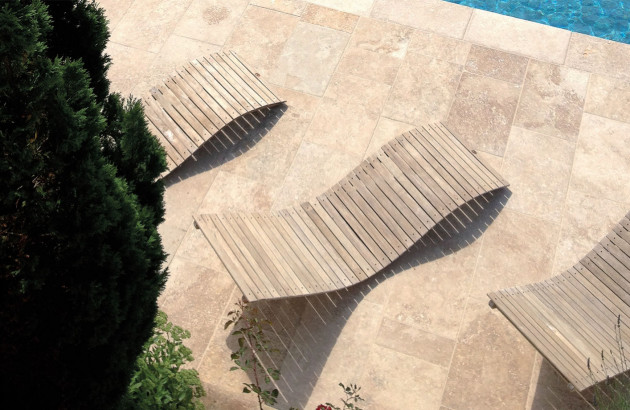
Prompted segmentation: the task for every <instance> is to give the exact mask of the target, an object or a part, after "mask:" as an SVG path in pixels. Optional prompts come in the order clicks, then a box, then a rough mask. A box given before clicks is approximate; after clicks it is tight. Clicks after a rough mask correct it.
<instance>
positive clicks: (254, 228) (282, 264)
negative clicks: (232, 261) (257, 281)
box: [239, 214, 307, 295]
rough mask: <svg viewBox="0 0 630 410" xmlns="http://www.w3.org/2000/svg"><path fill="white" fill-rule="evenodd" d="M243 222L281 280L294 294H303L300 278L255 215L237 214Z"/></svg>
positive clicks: (304, 290) (303, 289)
mask: <svg viewBox="0 0 630 410" xmlns="http://www.w3.org/2000/svg"><path fill="white" fill-rule="evenodd" d="M239 217H240V218H241V220H242V221H243V223H244V224H245V225H246V226H247V228H248V229H249V231H250V232H251V233H252V235H253V236H254V237H255V238H256V242H257V244H258V246H260V247H262V248H263V251H264V252H265V253H266V255H267V257H268V258H269V259H270V261H271V263H272V264H273V266H274V269H275V270H276V271H277V272H278V274H279V275H280V277H281V278H282V280H283V281H284V282H285V283H286V284H288V286H290V287H291V289H292V290H293V293H294V294H295V295H304V294H306V292H307V290H306V287H305V286H304V284H303V283H302V281H301V280H300V278H299V277H298V276H297V275H296V274H295V273H294V272H293V269H291V268H290V267H289V265H288V264H287V262H286V261H285V258H283V257H282V255H281V254H280V252H279V251H278V249H277V248H276V247H275V245H274V241H273V240H272V239H271V238H270V237H269V236H267V234H266V232H265V230H264V229H262V228H261V226H260V224H259V223H258V221H257V220H256V216H253V215H245V214H239Z"/></svg>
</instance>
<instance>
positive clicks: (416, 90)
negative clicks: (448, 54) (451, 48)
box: [383, 53, 462, 124]
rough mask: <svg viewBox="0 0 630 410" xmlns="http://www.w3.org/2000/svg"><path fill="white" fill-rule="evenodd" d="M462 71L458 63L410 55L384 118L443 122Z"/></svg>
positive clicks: (400, 74)
mask: <svg viewBox="0 0 630 410" xmlns="http://www.w3.org/2000/svg"><path fill="white" fill-rule="evenodd" d="M461 71H462V66H460V65H458V64H453V63H449V62H446V61H443V60H438V59H436V58H431V57H428V56H424V55H421V54H416V53H409V54H407V57H406V58H405V62H404V63H403V65H402V67H401V68H400V71H399V72H398V77H397V78H396V81H395V82H394V85H393V86H392V91H391V93H390V96H389V99H388V100H387V102H386V103H385V106H384V108H383V115H384V116H386V117H388V118H391V119H394V120H398V121H402V122H408V123H411V124H422V123H429V122H435V121H441V120H444V119H445V118H446V116H447V115H448V110H449V108H450V106H451V102H452V100H453V97H454V96H455V91H456V90H457V85H458V84H459V79H460V76H461Z"/></svg>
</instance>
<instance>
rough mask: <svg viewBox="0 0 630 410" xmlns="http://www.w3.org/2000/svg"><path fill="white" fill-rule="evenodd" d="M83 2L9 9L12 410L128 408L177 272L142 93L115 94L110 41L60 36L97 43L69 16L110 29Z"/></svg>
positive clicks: (4, 302)
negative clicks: (121, 404)
mask: <svg viewBox="0 0 630 410" xmlns="http://www.w3.org/2000/svg"><path fill="white" fill-rule="evenodd" d="M73 7H74V8H71V9H70V12H67V9H66V10H65V13H62V15H64V16H65V18H62V19H58V20H56V21H55V20H52V19H51V17H50V16H49V14H48V12H47V7H46V6H45V5H44V4H42V3H41V2H39V1H37V0H36V1H32V2H17V1H16V2H10V3H5V4H3V5H1V6H0V155H1V156H0V181H1V182H0V267H1V269H0V292H2V293H1V294H2V297H1V298H0V327H1V329H2V331H0V363H2V366H3V373H4V374H5V376H6V377H5V381H4V383H3V384H2V389H3V390H4V391H3V393H4V395H3V398H4V399H3V401H4V402H5V403H6V402H7V400H9V399H10V398H12V399H15V402H14V407H12V408H33V407H36V406H38V405H41V404H44V406H43V407H44V408H110V407H113V406H115V405H116V404H117V402H118V401H119V400H120V398H121V397H122V396H123V395H124V394H125V392H126V389H127V385H128V383H129V380H130V377H131V374H132V372H133V369H134V364H135V360H136V357H137V356H138V354H139V353H140V352H141V349H142V345H143V344H144V342H145V341H146V340H147V339H148V338H149V336H150V335H151V333H152V327H153V319H154V317H155V314H156V312H157V303H156V300H157V296H158V295H159V292H160V291H161V289H162V287H163V286H164V282H165V279H166V272H165V271H164V270H162V268H161V265H162V263H163V261H164V258H165V255H164V252H163V250H162V245H161V241H160V238H159V235H158V234H157V225H158V224H159V223H160V222H161V221H162V219H163V214H164V209H163V202H162V195H163V190H164V188H163V185H162V183H161V182H159V181H158V180H157V179H156V178H157V177H158V176H159V174H160V173H161V172H163V171H164V169H165V161H164V153H163V151H162V149H161V148H160V147H159V145H158V144H157V142H156V141H155V139H154V138H153V137H152V136H151V135H150V134H149V132H148V131H147V129H146V123H145V122H144V115H143V112H142V106H141V105H140V104H139V102H138V101H135V100H128V101H123V100H122V99H121V98H120V96H118V95H116V94H114V95H110V94H109V90H108V88H109V83H108V82H107V80H106V77H105V73H106V71H107V64H108V58H107V56H105V54H104V47H105V43H98V42H97V43H95V44H94V49H92V50H88V49H87V48H86V47H85V45H84V44H81V43H78V46H77V48H73V47H71V46H69V45H68V44H59V43H58V42H60V41H61V42H65V41H66V40H60V39H62V38H66V39H67V38H71V37H72V36H73V35H72V33H73V32H75V34H77V35H78V34H79V33H81V35H85V36H86V38H89V35H87V34H86V33H85V31H81V30H87V31H88V32H89V31H90V30H89V27H88V28H86V26H85V24H83V23H81V24H75V23H76V20H72V19H71V18H69V17H68V16H77V15H79V16H81V15H82V16H84V17H85V16H86V15H87V16H88V17H89V18H90V19H95V20H94V21H96V23H95V24H94V25H93V26H92V27H93V28H94V30H95V31H99V32H100V33H101V34H99V35H101V36H102V32H101V31H100V30H101V29H102V27H106V22H105V20H104V17H103V14H102V11H99V10H98V8H97V7H96V6H94V5H93V4H92V3H86V2H85V1H79V2H75V4H74V6H73ZM77 10H83V11H85V10H88V11H89V12H85V13H83V14H81V13H78V12H77ZM90 10H91V11H90ZM73 13H74V14H73ZM86 13H87V14H86ZM90 13H91V14H90ZM99 16H100V17H99ZM88 20H89V19H88ZM72 21H74V22H75V23H68V22H72ZM64 24H67V26H63V25H64ZM77 27H79V28H80V29H81V30H78V29H77ZM73 30H75V31H73ZM77 30H78V31H77ZM55 33H65V34H64V35H57V34H55ZM105 35H106V37H105V38H107V33H106V30H105ZM95 36H96V34H95ZM97 37H98V36H97ZM84 55H91V56H92V57H94V56H97V57H98V56H100V57H98V58H92V57H90V59H88V58H85V59H83V58H82V56H84ZM88 61H89V63H88V64H89V65H91V66H90V67H88V69H87V70H86V66H84V63H85V62H88Z"/></svg>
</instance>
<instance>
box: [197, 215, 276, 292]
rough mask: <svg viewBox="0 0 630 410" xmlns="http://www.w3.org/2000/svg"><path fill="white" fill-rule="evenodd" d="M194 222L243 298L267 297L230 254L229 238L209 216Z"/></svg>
mask: <svg viewBox="0 0 630 410" xmlns="http://www.w3.org/2000/svg"><path fill="white" fill-rule="evenodd" d="M196 221H197V223H198V224H199V226H200V228H201V229H202V232H203V234H204V236H205V237H206V239H207V240H208V242H210V245H211V246H212V248H213V249H214V250H215V252H216V253H217V255H218V256H219V259H221V262H223V264H224V265H225V267H226V268H227V269H228V272H230V275H231V276H232V277H233V278H234V281H235V282H236V284H237V285H238V286H239V288H240V289H241V291H242V292H243V294H244V295H245V297H247V298H250V299H254V300H255V299H259V298H261V297H265V296H267V295H268V293H267V292H266V291H265V290H264V289H260V288H259V286H258V284H257V283H255V282H254V281H253V280H252V279H251V278H250V276H249V273H248V272H247V270H246V269H245V267H244V266H243V265H242V264H241V263H240V258H238V257H237V256H236V254H234V253H233V252H232V249H231V248H230V246H229V243H230V240H229V238H228V239H226V238H224V237H223V236H222V235H221V232H220V230H219V229H218V228H217V227H216V226H215V225H214V222H213V220H212V219H211V218H210V217H209V216H206V215H199V216H197V217H196Z"/></svg>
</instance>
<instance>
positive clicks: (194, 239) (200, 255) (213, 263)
mask: <svg viewBox="0 0 630 410" xmlns="http://www.w3.org/2000/svg"><path fill="white" fill-rule="evenodd" d="M177 258H178V259H181V260H186V261H189V262H192V263H195V264H196V265H199V266H203V267H206V268H208V269H211V270H212V271H215V272H220V273H225V274H226V275H227V274H228V271H227V270H226V268H225V266H224V265H223V263H222V262H221V260H220V259H219V256H218V255H217V254H216V252H215V251H214V249H213V248H212V245H211V244H210V243H209V242H208V240H207V239H206V237H205V236H204V235H203V232H202V231H201V229H197V228H195V226H194V225H191V226H190V227H189V228H188V231H187V232H186V235H185V236H184V238H183V239H182V240H181V243H180V245H179V248H177Z"/></svg>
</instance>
